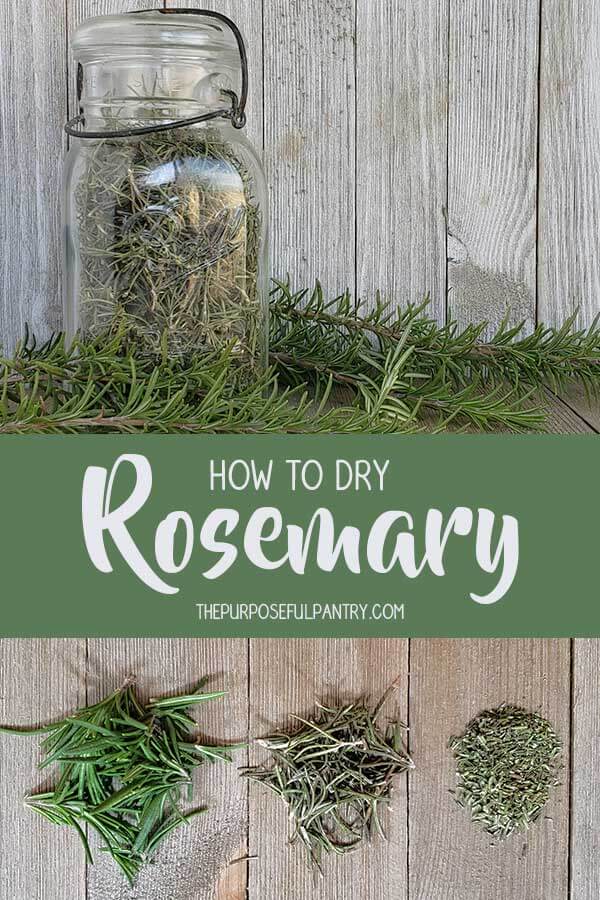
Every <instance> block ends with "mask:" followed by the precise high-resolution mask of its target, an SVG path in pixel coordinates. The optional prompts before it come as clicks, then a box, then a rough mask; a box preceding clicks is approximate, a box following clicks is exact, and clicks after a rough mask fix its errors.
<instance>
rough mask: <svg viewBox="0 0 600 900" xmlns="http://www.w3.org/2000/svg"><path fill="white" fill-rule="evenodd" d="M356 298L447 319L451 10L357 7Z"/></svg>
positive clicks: (411, 1)
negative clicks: (427, 307)
mask: <svg viewBox="0 0 600 900" xmlns="http://www.w3.org/2000/svg"><path fill="white" fill-rule="evenodd" d="M357 21H358V23H359V27H358V31H357V36H356V39H357V94H356V103H357V143H356V150H357V172H356V187H357V207H356V219H357V226H356V227H357V291H358V293H359V295H360V296H361V297H363V298H369V299H372V298H374V295H375V292H376V291H377V290H378V289H380V290H381V292H382V295H383V297H384V298H386V299H391V298H393V299H394V300H396V301H397V302H398V303H406V302H408V301H410V302H413V303H416V302H420V301H421V300H422V299H423V298H424V297H425V296H426V295H427V294H429V296H430V297H431V311H432V314H434V315H436V316H437V317H438V318H439V319H440V320H441V321H443V320H444V317H445V310H446V217H445V207H446V193H447V183H446V176H447V117H448V5H447V4H445V3H439V2H437V0H401V2H397V3H382V2H376V3H373V2H372V0H357Z"/></svg>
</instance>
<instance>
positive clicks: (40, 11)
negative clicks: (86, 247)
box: [0, 0, 66, 351]
mask: <svg viewBox="0 0 600 900" xmlns="http://www.w3.org/2000/svg"><path fill="white" fill-rule="evenodd" d="M65 30H66V28H65V9H64V4H62V3H58V2H56V0H22V2H20V3H18V4H16V3H1V4H0V184H1V185H2V190H1V191H0V229H1V244H0V248H1V249H0V346H2V347H4V348H5V349H7V350H9V351H10V350H12V348H13V346H14V344H15V342H16V341H17V340H19V339H20V338H22V337H23V332H24V328H25V324H26V323H27V324H28V325H29V326H30V327H31V328H32V329H33V330H34V331H35V333H36V334H37V335H38V336H39V337H41V338H45V337H48V336H49V334H50V333H51V332H52V331H54V330H56V328H58V327H60V324H61V318H62V316H61V312H62V304H61V297H60V284H61V271H60V270H61V262H60V261H61V251H60V240H61V226H60V217H61V212H60V210H61V172H62V155H63V150H64V148H65V146H66V142H65V140H64V135H63V132H62V126H63V124H64V121H65V114H66V78H65V54H66V46H65Z"/></svg>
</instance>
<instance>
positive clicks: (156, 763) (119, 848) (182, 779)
mask: <svg viewBox="0 0 600 900" xmlns="http://www.w3.org/2000/svg"><path fill="white" fill-rule="evenodd" d="M204 683H205V680H204V681H203V682H201V684H204ZM225 693H226V692H225V691H212V692H210V693H204V694H198V693H194V694H182V695H180V696H177V697H168V698H160V699H156V700H153V701H151V702H150V703H148V704H144V703H142V702H141V701H140V700H139V699H138V697H137V696H136V694H135V690H134V684H133V681H132V680H128V682H127V683H126V684H125V685H124V686H123V687H122V688H121V689H119V690H118V691H115V692H114V693H112V694H111V695H110V696H108V697H106V698H105V699H104V700H101V701H100V702H99V703H96V704H94V705H93V706H88V707H85V708H84V709H80V710H78V711H77V712H76V713H74V714H73V715H71V716H68V717H67V718H66V719H64V720H62V721H61V722H59V723H56V724H54V725H50V726H47V727H45V728H32V729H23V728H16V727H6V728H2V729H0V730H1V731H3V732H7V733H9V734H44V733H47V736H46V737H45V739H44V740H43V741H42V749H43V751H44V754H45V756H44V759H43V760H42V762H41V764H40V767H41V768H45V767H47V766H49V765H51V764H58V766H59V773H58V780H57V783H56V786H55V788H54V790H52V791H49V792H45V793H40V794H36V795H33V796H31V797H28V798H27V799H26V806H27V807H28V808H29V809H31V810H33V811H34V812H36V813H38V815H40V816H42V817H43V818H45V819H46V820H47V821H49V822H51V823H52V824H54V825H61V826H67V827H70V828H73V829H74V830H75V831H76V832H77V834H78V835H79V837H80V839H81V841H82V843H83V846H84V850H85V853H86V858H87V859H88V860H89V861H90V862H93V857H92V851H91V848H90V845H89V842H88V837H87V834H86V826H87V827H89V828H91V829H92V830H94V831H95V832H96V833H97V834H98V835H99V836H100V838H101V840H102V842H103V846H101V850H102V851H104V852H107V853H109V854H110V855H111V856H112V858H113V860H114V861H115V863H116V864H117V865H118V866H119V867H120V868H121V870H122V871H123V873H124V874H125V876H126V877H127V879H128V880H129V881H130V882H131V883H133V882H134V881H135V878H136V876H137V874H138V872H139V871H140V869H141V867H142V866H143V865H144V864H145V863H146V862H148V861H150V860H151V859H152V857H153V855H154V853H155V851H156V848H157V847H158V846H159V844H160V843H161V842H162V841H163V840H164V839H165V838H166V837H167V836H168V835H169V834H171V832H172V831H174V830H175V829H176V828H177V827H178V826H180V825H185V824H187V823H188V822H189V821H190V820H191V819H192V818H193V817H194V816H196V815H198V814H199V813H200V812H203V809H197V810H194V811H192V812H190V813H185V812H183V811H182V810H181V809H180V804H181V801H182V794H183V793H184V792H188V796H189V799H191V791H192V774H193V771H194V769H195V768H197V767H198V766H200V765H202V764H203V762H205V761H210V762H215V761H226V762H230V761H231V754H232V753H233V751H234V750H235V749H237V747H238V746H241V745H232V746H228V747H202V746H201V745H200V744H198V743H197V739H195V737H194V732H195V729H196V723H195V720H194V719H192V718H191V716H189V715H188V714H187V713H186V710H187V709H188V708H189V707H191V706H194V705H196V704H199V703H202V702H205V701H209V700H214V699H217V698H220V697H223V696H224V695H225Z"/></svg>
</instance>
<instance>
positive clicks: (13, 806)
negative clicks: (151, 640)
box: [0, 639, 85, 900]
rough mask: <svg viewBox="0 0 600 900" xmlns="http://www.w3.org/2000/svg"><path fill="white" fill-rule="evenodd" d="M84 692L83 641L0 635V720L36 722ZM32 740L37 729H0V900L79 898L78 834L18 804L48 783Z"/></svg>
mask: <svg viewBox="0 0 600 900" xmlns="http://www.w3.org/2000/svg"><path fill="white" fill-rule="evenodd" d="M84 699H85V641H84V640H30V639H29V640H21V639H18V640H9V639H2V640H0V722H2V724H6V725H19V726H25V725H31V724H40V725H41V724H44V723H46V722H48V721H52V720H56V719H60V718H62V717H63V716H64V715H67V714H68V713H70V712H73V710H74V709H76V708H77V707H78V706H80V705H81V704H82V703H83V701H84ZM39 747H40V737H39V736H31V737H25V736H20V735H15V736H13V735H4V734H3V735H0V900H16V898H19V900H20V898H23V900H26V898H27V900H56V898H57V897H65V898H66V897H69V898H72V900H82V898H83V897H85V857H84V853H83V848H82V846H81V843H80V842H79V839H78V837H77V835H75V834H73V833H71V832H69V831H68V830H67V829H64V828H57V827H55V826H52V825H51V824H50V823H49V822H46V821H45V820H44V819H42V818H41V817H40V816H38V815H36V814H35V813H33V812H31V811H29V810H26V809H25V808H24V806H23V798H24V797H25V796H26V795H27V794H30V793H35V792H36V790H39V789H44V786H45V785H46V784H47V780H46V778H44V777H43V776H42V775H41V774H40V773H38V772H37V765H38V763H39V762H40V759H41V755H40V750H39ZM46 775H48V773H47V772H46Z"/></svg>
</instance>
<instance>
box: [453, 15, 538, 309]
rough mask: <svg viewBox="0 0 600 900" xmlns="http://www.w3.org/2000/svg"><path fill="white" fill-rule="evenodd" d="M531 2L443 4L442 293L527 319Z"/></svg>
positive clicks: (533, 67)
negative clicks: (446, 9) (446, 23)
mask: <svg viewBox="0 0 600 900" xmlns="http://www.w3.org/2000/svg"><path fill="white" fill-rule="evenodd" d="M538 17H539V0H497V2H495V3H481V2H480V0H450V47H449V82H450V84H449V127H448V289H449V291H450V294H449V298H448V306H449V311H450V313H451V315H452V317H455V318H457V319H458V320H459V321H460V322H461V323H463V324H465V323H467V322H473V321H477V322H479V321H482V320H489V321H490V323H491V324H492V327H493V326H494V325H496V324H497V323H498V322H499V321H500V320H501V319H502V318H503V317H504V316H505V314H506V313H507V312H509V314H510V318H511V319H512V320H513V321H520V320H525V321H527V322H528V323H530V324H532V323H533V322H534V321H535V307H536V268H535V267H536V254H535V238H536V178H537V97H538V56H537V45H538V34H539V18H538Z"/></svg>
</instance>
